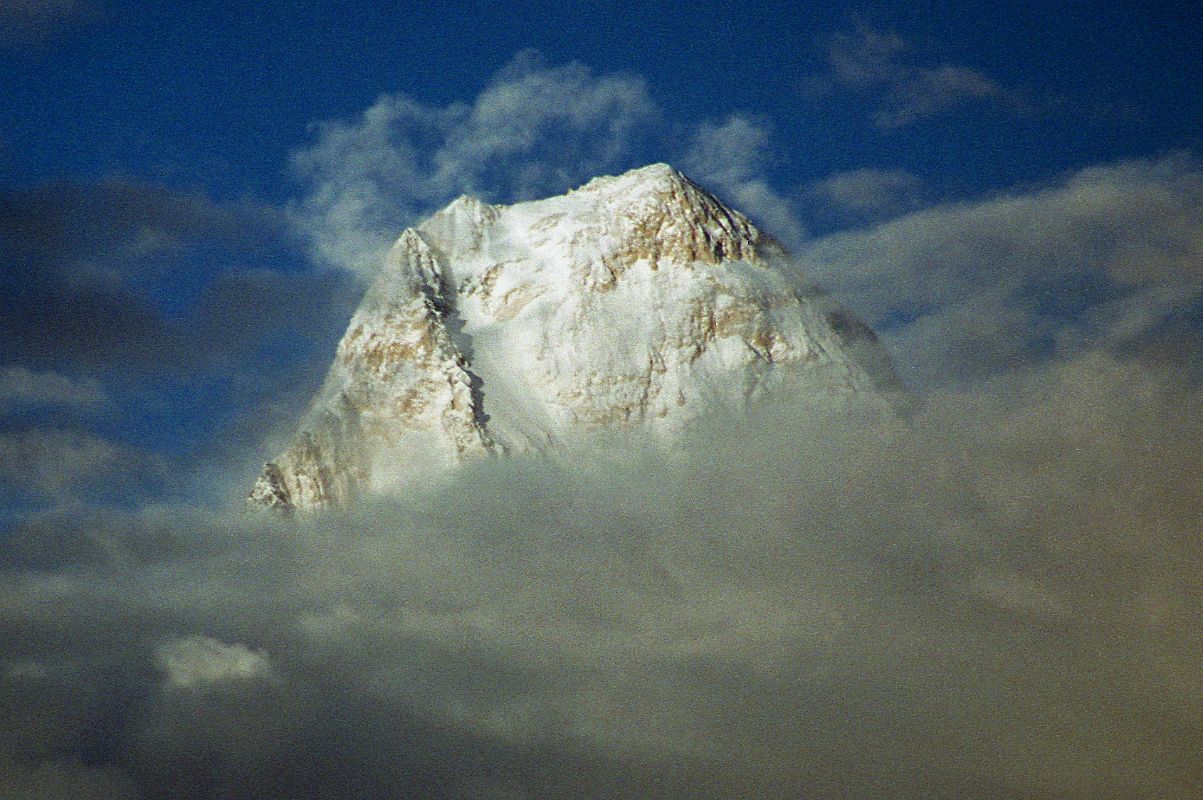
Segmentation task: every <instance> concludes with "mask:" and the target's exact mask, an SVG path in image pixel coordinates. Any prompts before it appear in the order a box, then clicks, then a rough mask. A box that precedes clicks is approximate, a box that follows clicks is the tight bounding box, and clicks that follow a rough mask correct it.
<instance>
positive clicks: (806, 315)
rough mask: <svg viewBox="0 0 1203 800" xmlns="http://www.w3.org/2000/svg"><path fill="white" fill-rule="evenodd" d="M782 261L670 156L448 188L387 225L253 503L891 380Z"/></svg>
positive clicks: (401, 479) (322, 501)
mask: <svg viewBox="0 0 1203 800" xmlns="http://www.w3.org/2000/svg"><path fill="white" fill-rule="evenodd" d="M784 255H785V254H784V253H783V252H782V251H781V248H780V247H779V246H778V245H777V244H776V243H775V242H773V241H772V240H771V239H769V238H767V237H765V236H763V235H762V234H761V233H760V232H759V231H758V230H757V229H756V228H755V226H753V225H752V223H751V222H749V220H748V219H747V218H746V217H745V216H743V215H742V214H740V213H739V212H737V211H733V210H731V209H729V208H727V207H726V206H724V205H723V204H722V203H721V202H719V201H718V200H717V199H716V198H715V197H714V196H713V195H711V194H709V193H708V192H706V191H705V190H704V189H701V188H700V187H698V186H697V185H696V184H694V183H693V182H691V181H690V180H689V179H688V178H686V177H684V176H683V175H681V174H680V173H679V172H677V171H676V170H674V169H672V168H671V167H669V166H667V165H665V164H655V165H652V166H648V167H644V168H642V169H637V170H633V171H631V172H628V173H626V174H624V175H621V176H619V177H602V178H595V179H594V180H592V181H590V182H589V183H587V184H586V185H585V186H583V187H581V188H579V189H577V190H575V191H572V192H569V193H568V194H566V195H563V196H560V197H552V198H548V199H545V200H537V201H533V202H527V203H518V204H515V205H510V206H494V205H488V204H485V203H482V202H481V201H479V200H476V199H474V198H471V197H466V196H465V197H461V198H459V199H458V200H456V201H455V202H453V203H451V205H449V206H447V207H446V208H445V209H443V210H442V211H440V212H438V213H437V214H435V215H434V216H432V217H431V218H429V219H427V220H426V221H425V222H423V223H422V224H420V225H419V226H418V227H417V228H410V229H407V230H406V231H405V232H404V233H402V234H401V236H400V238H399V239H398V240H397V242H396V244H395V245H394V246H393V248H392V250H391V251H390V252H389V254H388V257H387V260H386V263H385V264H384V267H383V269H382V270H381V273H380V275H379V277H378V278H377V279H376V282H375V283H374V284H373V285H372V287H371V288H370V289H369V290H368V292H367V294H366V295H365V297H364V300H363V303H362V304H361V305H360V307H359V309H358V310H357V311H356V312H355V315H354V316H353V317H352V319H351V323H350V325H349V326H348V329H347V333H346V335H345V336H344V337H343V339H342V341H341V342H340V343H339V346H338V350H337V353H336V355H335V359H334V364H333V365H332V366H331V368H330V372H329V374H328V375H327V377H326V380H325V383H324V384H323V386H322V388H321V389H320V390H319V392H318V394H317V396H316V397H315V398H314V400H313V402H312V404H311V405H310V408H309V410H308V412H307V413H306V415H305V417H304V419H303V420H302V421H301V424H300V426H299V431H298V433H297V436H296V439H295V441H294V442H293V444H292V445H291V446H290V447H289V448H288V450H287V451H286V452H284V453H283V454H282V455H281V456H280V457H279V458H278V459H276V461H274V462H272V463H269V464H267V465H266V466H265V467H264V471H263V474H262V476H261V477H260V478H259V480H258V481H257V482H256V484H255V486H254V488H253V490H252V491H251V495H250V501H251V502H252V503H253V504H257V505H263V506H268V507H276V508H282V509H294V508H297V509H315V508H322V507H332V506H333V507H337V506H344V505H346V504H347V503H349V502H351V501H352V499H353V498H354V497H355V496H356V495H357V494H359V493H362V492H393V491H397V490H400V489H403V488H404V487H406V486H410V485H415V484H418V483H421V482H424V481H430V480H434V479H437V477H438V476H439V475H440V474H444V473H445V472H446V470H447V469H448V468H450V467H452V466H453V465H455V464H456V463H459V462H461V461H462V460H464V459H467V458H473V457H479V456H482V455H486V454H489V453H506V452H516V451H523V450H536V451H554V450H555V449H556V448H557V447H558V446H560V445H561V444H562V443H564V442H567V441H569V440H571V439H573V438H577V437H580V436H583V435H585V434H587V432H588V431H590V430H595V429H597V428H612V427H621V428H626V429H635V430H638V431H641V432H643V433H644V434H646V435H650V436H653V437H660V438H664V439H669V440H671V437H672V436H673V434H674V433H675V432H677V431H679V430H680V428H681V426H683V425H685V424H687V423H688V422H689V420H690V419H692V418H694V417H696V416H697V415H699V414H701V413H704V412H708V411H715V410H718V411H720V412H728V413H739V412H740V411H741V410H742V409H743V408H745V407H746V405H747V403H748V402H749V401H750V400H752V399H754V398H756V397H758V396H760V395H762V394H764V393H766V392H769V391H774V390H782V391H795V392H797V391H802V392H810V393H813V396H814V397H815V399H816V402H818V401H826V400H827V399H832V398H835V399H839V398H847V397H850V396H855V395H872V394H874V393H875V392H877V391H879V390H880V389H881V388H882V387H883V386H884V385H886V384H888V383H890V382H891V381H892V380H893V377H892V371H891V369H890V367H889V364H888V362H887V360H886V358H885V356H884V355H883V354H882V352H881V351H880V349H879V348H878V347H877V345H876V342H875V339H874V337H873V334H872V332H871V331H869V330H868V329H867V328H866V327H865V326H864V325H863V324H861V323H860V322H859V321H858V320H856V319H855V318H854V317H853V316H852V315H851V314H849V313H848V312H846V311H845V310H843V309H841V308H839V307H838V306H836V305H835V304H834V303H833V302H831V301H830V299H829V298H827V297H825V296H824V295H822V294H821V293H819V292H809V293H806V294H805V296H801V297H800V296H798V295H797V294H796V293H795V292H794V291H793V290H792V289H791V288H790V287H789V286H788V285H787V284H786V282H785V280H784V279H783V278H782V276H781V275H780V274H779V273H778V272H777V271H775V270H774V269H773V268H772V264H773V262H774V261H775V260H777V259H780V258H783V257H784Z"/></svg>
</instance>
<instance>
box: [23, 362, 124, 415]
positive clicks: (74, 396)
mask: <svg viewBox="0 0 1203 800" xmlns="http://www.w3.org/2000/svg"><path fill="white" fill-rule="evenodd" d="M107 400H108V395H107V394H106V393H105V391H104V388H103V387H102V386H101V385H100V382H99V381H97V380H95V379H92V378H72V377H69V376H67V375H60V374H58V373H56V372H33V371H30V370H28V369H26V368H25V367H19V366H13V367H4V368H0V411H3V410H5V409H8V408H14V407H29V406H59V407H73V408H94V407H96V406H99V405H102V404H104V403H105V402H106V401H107Z"/></svg>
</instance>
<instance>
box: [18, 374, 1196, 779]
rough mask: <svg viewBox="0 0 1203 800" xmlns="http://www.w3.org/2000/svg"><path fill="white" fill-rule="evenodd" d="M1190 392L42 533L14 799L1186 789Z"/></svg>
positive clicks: (1017, 380) (103, 521) (578, 461)
mask: <svg viewBox="0 0 1203 800" xmlns="http://www.w3.org/2000/svg"><path fill="white" fill-rule="evenodd" d="M1201 399H1203V398H1201V397H1200V393H1199V391H1198V389H1197V388H1195V387H1190V386H1188V385H1184V384H1183V383H1182V381H1181V380H1180V377H1179V376H1178V375H1175V374H1174V373H1172V372H1170V371H1168V370H1161V369H1158V368H1157V367H1155V366H1150V365H1148V364H1145V363H1142V362H1138V361H1131V360H1121V359H1117V358H1115V357H1112V356H1108V355H1105V354H1094V355H1091V356H1087V357H1083V358H1082V359H1079V360H1074V361H1071V362H1065V363H1060V364H1057V365H1049V366H1046V367H1044V368H1041V369H1039V370H1034V371H1031V372H1027V373H1024V374H1022V375H1018V376H1014V377H1012V378H1010V379H1008V380H1006V381H1002V382H999V383H997V384H995V385H993V386H992V387H991V390H990V391H989V392H981V391H978V392H973V393H959V392H946V393H939V394H938V395H933V396H931V397H930V398H929V399H928V400H927V401H926V402H925V403H924V405H923V406H922V408H921V409H920V410H919V411H918V412H917V416H916V418H915V420H914V423H913V424H912V425H909V426H908V425H903V424H900V423H898V422H897V421H893V420H886V419H880V418H876V417H856V416H853V417H851V418H844V417H840V416H832V417H822V418H819V417H817V416H816V414H815V412H814V410H813V409H801V408H798V407H795V406H792V405H790V404H788V403H787V404H785V405H783V406H780V407H772V408H766V409H763V414H762V416H760V417H759V418H757V419H755V420H751V421H750V422H748V424H746V425H732V424H731V422H730V421H729V420H720V421H718V423H717V424H716V425H715V426H714V427H712V428H708V429H703V430H701V431H699V432H698V437H697V440H696V441H695V442H694V443H692V444H689V445H688V446H687V447H685V448H684V449H683V450H681V451H680V452H676V453H672V454H665V453H656V452H641V451H639V450H638V448H630V447H627V448H625V451H623V452H621V453H620V452H619V451H608V450H606V449H605V448H595V449H593V450H592V451H591V452H589V453H581V454H573V455H572V456H571V457H569V458H568V459H565V461H563V462H558V463H552V462H546V461H539V462H536V461H523V460H515V461H509V462H493V463H483V464H479V465H477V466H476V467H474V468H472V469H469V470H467V471H466V472H464V473H463V474H462V475H461V476H460V477H459V478H458V479H456V481H455V482H454V483H453V484H452V485H449V486H446V487H445V488H444V489H442V490H437V491H434V492H432V493H430V494H426V495H423V496H421V497H420V498H415V499H411V500H410V501H407V502H397V503H391V502H383V503H380V504H377V505H375V506H369V507H366V508H363V509H361V510H360V511H358V512H354V513H348V514H340V515H328V516H323V517H315V518H310V519H306V520H302V521H300V522H299V523H285V522H280V521H277V520H273V519H266V518H262V517H258V516H245V515H235V516H226V515H220V514H218V515H213V514H210V513H205V512H199V511H188V510H186V509H170V508H160V509H155V508H147V509H144V510H142V511H138V512H132V513H109V514H95V513H91V514H86V515H82V516H81V515H62V514H60V515H57V516H53V517H45V518H42V519H37V520H31V521H30V522H28V523H27V524H26V525H25V526H24V527H23V528H22V529H21V530H19V531H17V532H16V534H15V535H14V537H13V538H12V539H11V540H10V542H9V544H8V546H7V547H6V548H5V551H4V556H3V571H2V572H0V596H2V600H3V602H0V635H2V636H3V638H4V640H5V641H6V642H8V643H10V644H9V645H8V647H7V648H6V651H5V653H4V655H3V657H2V658H0V686H2V687H3V692H4V694H5V702H4V703H3V704H2V705H0V708H3V712H2V713H3V715H4V721H3V724H0V730H3V731H4V732H5V733H4V735H3V737H2V738H0V763H3V764H4V765H5V769H4V770H3V773H4V775H5V776H6V777H5V778H4V781H5V783H4V784H2V785H3V787H4V789H5V792H6V796H14V797H19V798H25V797H38V796H55V795H54V792H61V791H64V790H63V789H62V788H61V787H65V786H69V787H72V788H71V791H73V792H77V793H78V794H76V795H75V796H85V797H86V796H90V795H89V794H88V793H89V792H91V793H92V794H93V795H96V796H108V797H139V798H167V797H172V798H201V797H214V796H222V795H228V794H230V793H231V792H232V793H234V794H236V795H237V796H239V797H254V798H276V797H279V798H284V797H288V798H296V797H315V798H316V797H334V796H358V795H364V796H398V795H401V796H404V795H407V794H413V795H418V796H436V797H527V796H540V797H648V796H656V797H731V796H745V797H747V796H756V797H766V798H773V797H782V798H784V797H798V796H805V797H818V798H821V797H843V798H849V797H852V798H859V797H864V798H877V797H882V796H889V797H897V798H910V797H914V798H920V797H923V798H930V797H947V798H954V797H955V798H991V799H993V798H998V797H1023V798H1058V800H1060V799H1061V798H1093V797H1101V796H1106V797H1116V798H1144V797H1183V796H1187V795H1188V794H1189V793H1190V792H1191V791H1193V787H1195V786H1197V785H1198V784H1199V781H1200V780H1201V779H1203V773H1201V772H1200V766H1199V765H1200V764H1201V763H1203V759H1200V757H1199V756H1200V755H1201V752H1200V748H1201V746H1203V730H1201V727H1200V722H1199V720H1200V719H1203V681H1201V680H1200V676H1201V675H1203V662H1201V656H1200V653H1203V648H1200V644H1201V643H1203V642H1201V639H1200V636H1201V633H1203V632H1201V630H1200V626H1199V622H1198V620H1199V619H1200V614H1203V585H1201V582H1200V577H1199V575H1200V573H1199V570H1198V565H1199V564H1200V563H1201V562H1200V557H1201V556H1203V553H1201V552H1200V549H1201V544H1200V540H1199V537H1198V527H1197V522H1198V516H1197V510H1198V508H1199V501H1200V497H1199V487H1198V485H1197V481H1196V480H1195V476H1196V475H1197V474H1198V472H1199V469H1200V468H1201V467H1203V463H1200V460H1199V459H1200V456H1199V453H1200V451H1199V449H1198V448H1197V447H1193V446H1189V444H1188V443H1189V442H1197V441H1198V434H1199V432H1200V431H1199V429H1198V428H1199V424H1200V423H1199V420H1203V413H1200V412H1203V405H1201V404H1200V401H1201ZM1170 409H1172V410H1173V413H1167V412H1168V411H1169V410H1170ZM39 793H40V794H39ZM106 793H107V794H106ZM60 796H61V795H60Z"/></svg>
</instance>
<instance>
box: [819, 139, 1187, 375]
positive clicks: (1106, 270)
mask: <svg viewBox="0 0 1203 800" xmlns="http://www.w3.org/2000/svg"><path fill="white" fill-rule="evenodd" d="M802 261H803V269H804V271H805V272H806V273H807V274H808V275H809V276H810V277H812V278H814V279H817V280H818V281H819V282H820V283H822V284H823V285H825V286H827V287H829V288H831V289H833V290H834V291H835V293H836V294H837V295H838V296H840V297H841V298H842V299H844V300H845V301H846V302H848V303H849V304H850V305H851V306H852V307H853V308H854V309H855V310H856V311H857V312H858V313H860V314H861V315H862V316H863V317H864V318H865V319H866V321H868V322H869V323H870V325H872V326H874V327H877V328H879V329H882V330H883V331H884V332H886V333H887V340H888V341H889V342H890V344H891V345H892V347H893V350H894V354H895V362H896V364H897V365H898V366H899V367H900V369H902V371H903V372H904V374H905V376H906V377H907V378H909V379H910V380H912V381H914V382H918V383H920V384H928V383H933V382H936V383H939V382H944V381H947V380H951V379H960V378H964V377H966V376H970V377H972V376H974V375H982V374H990V373H992V372H998V371H1001V370H1008V369H1012V368H1014V367H1016V366H1021V365H1022V364H1023V363H1025V362H1026V361H1028V360H1030V359H1031V358H1033V357H1035V356H1036V355H1038V354H1039V353H1040V352H1042V351H1044V352H1046V351H1047V350H1048V349H1049V348H1050V347H1056V346H1082V345H1089V346H1103V347H1121V348H1122V347H1125V346H1128V345H1129V344H1130V343H1132V342H1133V341H1134V340H1139V339H1140V338H1141V337H1145V336H1148V335H1151V334H1152V333H1153V331H1154V330H1155V329H1156V328H1157V327H1158V326H1159V325H1161V324H1163V323H1164V322H1165V321H1166V320H1167V319H1168V318H1171V317H1173V316H1174V315H1176V314H1183V313H1189V312H1190V310H1191V309H1192V308H1197V307H1198V304H1199V302H1200V299H1201V297H1203V171H1201V170H1200V168H1199V166H1198V165H1197V164H1196V163H1195V162H1194V161H1193V160H1192V159H1190V158H1188V157H1186V156H1181V155H1179V156H1169V157H1165V158H1161V159H1157V160H1135V161H1129V162H1123V163H1118V164H1111V165H1104V166H1099V167H1094V168H1090V169H1085V170H1081V171H1079V172H1077V173H1074V174H1072V175H1070V176H1068V177H1066V178H1065V179H1063V180H1062V181H1060V182H1059V183H1057V184H1055V185H1053V186H1049V187H1047V188H1043V189H1035V190H1030V191H1024V192H1017V193H1011V194H1005V195H1001V196H998V197H995V198H991V199H987V200H981V201H976V202H966V203H958V204H947V205H942V206H937V207H934V208H929V209H926V210H923V211H919V212H916V213H913V214H910V215H907V216H904V217H901V218H898V219H895V220H892V221H890V222H887V223H885V224H882V225H879V226H876V227H873V228H870V229H867V230H862V231H856V232H850V233H838V234H834V235H832V236H829V237H826V238H824V239H821V240H818V241H816V242H814V243H813V244H812V245H811V246H810V247H808V248H807V249H806V251H805V252H804V253H803V254H802Z"/></svg>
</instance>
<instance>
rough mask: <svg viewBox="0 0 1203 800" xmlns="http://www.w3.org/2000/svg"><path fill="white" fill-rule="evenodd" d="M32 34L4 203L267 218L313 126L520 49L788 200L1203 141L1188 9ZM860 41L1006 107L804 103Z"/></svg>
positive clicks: (230, 17) (421, 9)
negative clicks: (51, 200) (755, 131)
mask: <svg viewBox="0 0 1203 800" xmlns="http://www.w3.org/2000/svg"><path fill="white" fill-rule="evenodd" d="M32 5H34V6H36V5H37V3H34V4H32ZM47 5H48V6H57V5H58V4H51V3H47ZM382 6H384V7H382ZM1166 9H1171V10H1166ZM1175 9H1176V10H1175ZM46 16H47V19H45V20H43V21H42V22H41V23H40V25H38V26H37V29H36V30H27V31H25V32H23V33H22V32H21V31H20V29H18V32H17V33H14V34H11V35H10V36H7V37H5V39H6V41H4V43H3V44H4V52H3V59H2V60H0V74H3V75H4V76H5V78H4V81H3V83H2V88H0V97H2V99H3V103H4V108H5V111H4V113H3V116H2V117H0V120H2V121H0V141H3V151H2V156H0V169H2V172H0V177H2V179H3V180H4V182H5V183H6V184H7V185H9V186H30V185H33V184H36V183H38V182H40V181H44V180H47V179H54V178H57V179H72V180H75V179H96V178H99V177H103V176H108V175H112V174H121V175H125V176H138V177H140V178H144V179H147V180H154V181H162V182H164V183H167V184H170V185H174V186H189V187H203V188H204V190H205V191H207V192H209V193H211V194H212V195H214V196H216V197H219V198H230V197H240V196H243V195H250V196H253V197H255V198H259V199H263V200H267V201H270V202H280V201H283V200H285V199H286V198H288V197H289V195H290V192H292V191H294V187H293V186H291V185H290V183H289V181H288V180H287V178H286V176H285V174H284V167H285V164H286V162H287V159H288V155H289V153H290V152H291V151H292V150H293V149H294V148H296V147H298V146H301V145H303V144H304V143H305V142H306V141H307V138H308V133H307V127H308V125H309V124H310V123H312V122H313V121H315V120H321V119H329V118H342V117H347V116H349V115H352V114H355V113H357V112H359V111H361V110H362V109H364V108H366V107H367V106H368V105H370V104H371V103H372V102H373V100H375V98H376V97H377V96H378V95H379V94H380V93H382V92H405V93H407V94H410V95H412V96H413V97H415V98H417V99H419V100H422V101H424V102H427V103H433V104H439V105H444V104H447V103H449V102H452V101H455V100H467V99H470V98H471V97H473V96H474V95H475V94H476V93H477V92H478V91H479V90H480V88H481V87H482V86H483V85H484V84H485V83H486V81H487V80H488V79H489V77H490V76H491V75H492V74H494V73H495V72H496V71H497V70H498V69H499V68H501V67H502V66H503V65H504V64H506V63H507V62H508V61H510V59H511V58H513V56H514V54H515V53H516V52H518V51H519V50H522V49H524V48H536V49H538V50H540V51H541V52H542V53H543V54H544V55H545V56H546V58H547V60H548V61H549V62H550V63H553V64H559V63H564V62H566V61H570V60H579V61H581V62H583V63H585V64H587V65H589V66H591V67H592V68H593V69H595V70H597V71H598V72H602V73H610V72H616V71H617V72H628V73H632V74H636V75H639V76H642V77H643V78H645V79H646V80H647V82H648V85H649V87H650V90H651V93H652V95H653V97H654V98H655V99H656V100H657V101H658V102H659V103H661V104H662V105H663V106H664V107H665V108H668V109H671V111H672V112H673V114H674V115H675V116H676V117H677V118H679V119H681V120H686V121H688V120H695V119H702V118H707V117H714V116H720V115H723V114H726V113H728V112H731V111H739V112H743V113H748V114H753V115H757V116H760V117H764V118H767V119H768V120H770V121H771V122H772V124H773V130H774V135H775V139H774V143H775V145H776V149H775V151H776V154H777V160H776V163H775V164H774V173H773V175H774V177H775V178H776V179H777V180H778V182H780V183H782V184H789V183H790V182H802V181H807V180H813V179H816V178H820V177H822V176H824V175H825V174H827V173H829V172H833V171H836V170H842V169H851V168H855V167H864V166H878V167H881V166H890V167H901V168H905V169H908V170H910V171H913V172H916V173H918V174H920V175H922V176H923V177H924V178H926V179H929V180H932V181H935V182H936V183H938V184H942V185H948V186H955V187H964V188H965V189H967V190H974V189H978V188H981V187H983V186H997V185H1004V184H1010V183H1013V182H1015V181H1032V180H1039V179H1042V178H1044V177H1046V176H1048V175H1049V174H1050V173H1053V172H1055V171H1057V170H1064V169H1069V168H1073V167H1076V166H1080V165H1082V164H1087V163H1093V162H1097V161H1101V160H1107V159H1114V158H1120V157H1130V156H1143V155H1148V154H1150V153H1155V152H1158V151H1163V150H1166V149H1170V148H1180V147H1192V146H1195V145H1196V144H1197V143H1198V140H1199V131H1200V129H1201V123H1203V109H1201V107H1200V106H1201V104H1200V102H1199V97H1198V88H1197V80H1196V79H1197V73H1198V69H1199V63H1200V48H1199V40H1200V34H1201V33H1203V25H1201V23H1203V12H1199V11H1198V10H1197V9H1192V7H1191V6H1190V5H1189V4H1133V3H1093V4H1089V5H1078V4H1048V3H1031V4H1028V3H999V4H994V3H963V2H962V3H914V4H906V5H905V6H897V5H896V4H885V5H884V6H881V7H874V6H872V5H870V4H859V5H850V4H847V3H822V2H818V3H805V4H801V3H751V4H738V5H737V4H705V3H679V4H670V5H669V7H659V6H657V5H655V4H646V3H616V4H593V3H588V4H578V3H562V2H560V3H523V4H511V3H439V4H413V6H412V7H408V8H407V7H404V5H403V4H378V3H357V2H350V3H314V4H307V6H306V7H305V9H304V10H303V11H300V10H298V9H297V7H296V5H295V4H292V3H272V2H267V3H205V2H202V3H189V4H177V3H122V4H115V3H111V4H104V3H100V4H97V5H95V6H94V7H91V8H80V9H79V10H78V11H77V12H74V13H73V12H69V11H68V12H66V13H65V14H64V15H63V16H64V18H62V19H60V20H57V21H56V20H55V19H54V17H55V14H54V12H53V9H51V10H48V11H47V15H46ZM857 25H861V26H865V27H868V28H870V29H872V30H874V31H880V32H889V33H893V34H896V35H897V36H898V37H900V38H901V39H902V40H904V41H905V42H906V43H907V45H908V48H909V52H908V53H907V54H904V55H905V57H906V59H908V60H910V61H912V62H913V63H915V64H928V65H935V64H943V63H950V64H956V65H962V66H964V67H966V68H970V69H973V70H975V71H977V72H980V73H981V74H982V75H984V76H987V77H988V78H989V79H991V80H993V81H995V82H997V83H998V85H1000V86H1002V87H1005V88H1006V89H1007V90H1008V91H1011V92H1015V93H1016V95H1017V98H1018V99H1017V100H1016V101H1015V104H1014V105H1015V106H1016V107H1010V104H1009V103H1003V104H1001V105H1003V106H1006V107H1005V108H998V107H994V108H990V109H980V108H978V109H973V111H972V112H971V113H965V114H960V115H957V118H956V119H949V118H947V117H943V116H942V117H940V118H938V119H930V120H926V121H925V122H924V123H923V124H916V125H913V126H906V127H905V128H900V129H896V130H889V131H884V132H883V131H875V130H867V129H866V126H865V110H866V105H867V103H868V102H870V101H869V100H868V99H867V98H866V97H864V96H863V95H861V94H858V93H856V92H849V93H837V94H835V95H831V96H823V97H815V96H813V94H808V93H807V92H806V91H805V90H804V86H805V84H806V82H807V81H809V80H811V79H813V78H814V77H815V76H817V75H821V74H824V73H825V71H826V70H827V64H826V52H825V42H826V41H827V40H828V38H829V37H831V36H832V35H834V34H838V33H840V32H844V31H848V30H851V29H853V28H855V27H856V26H857ZM994 105H995V106H997V105H1000V104H994Z"/></svg>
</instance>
